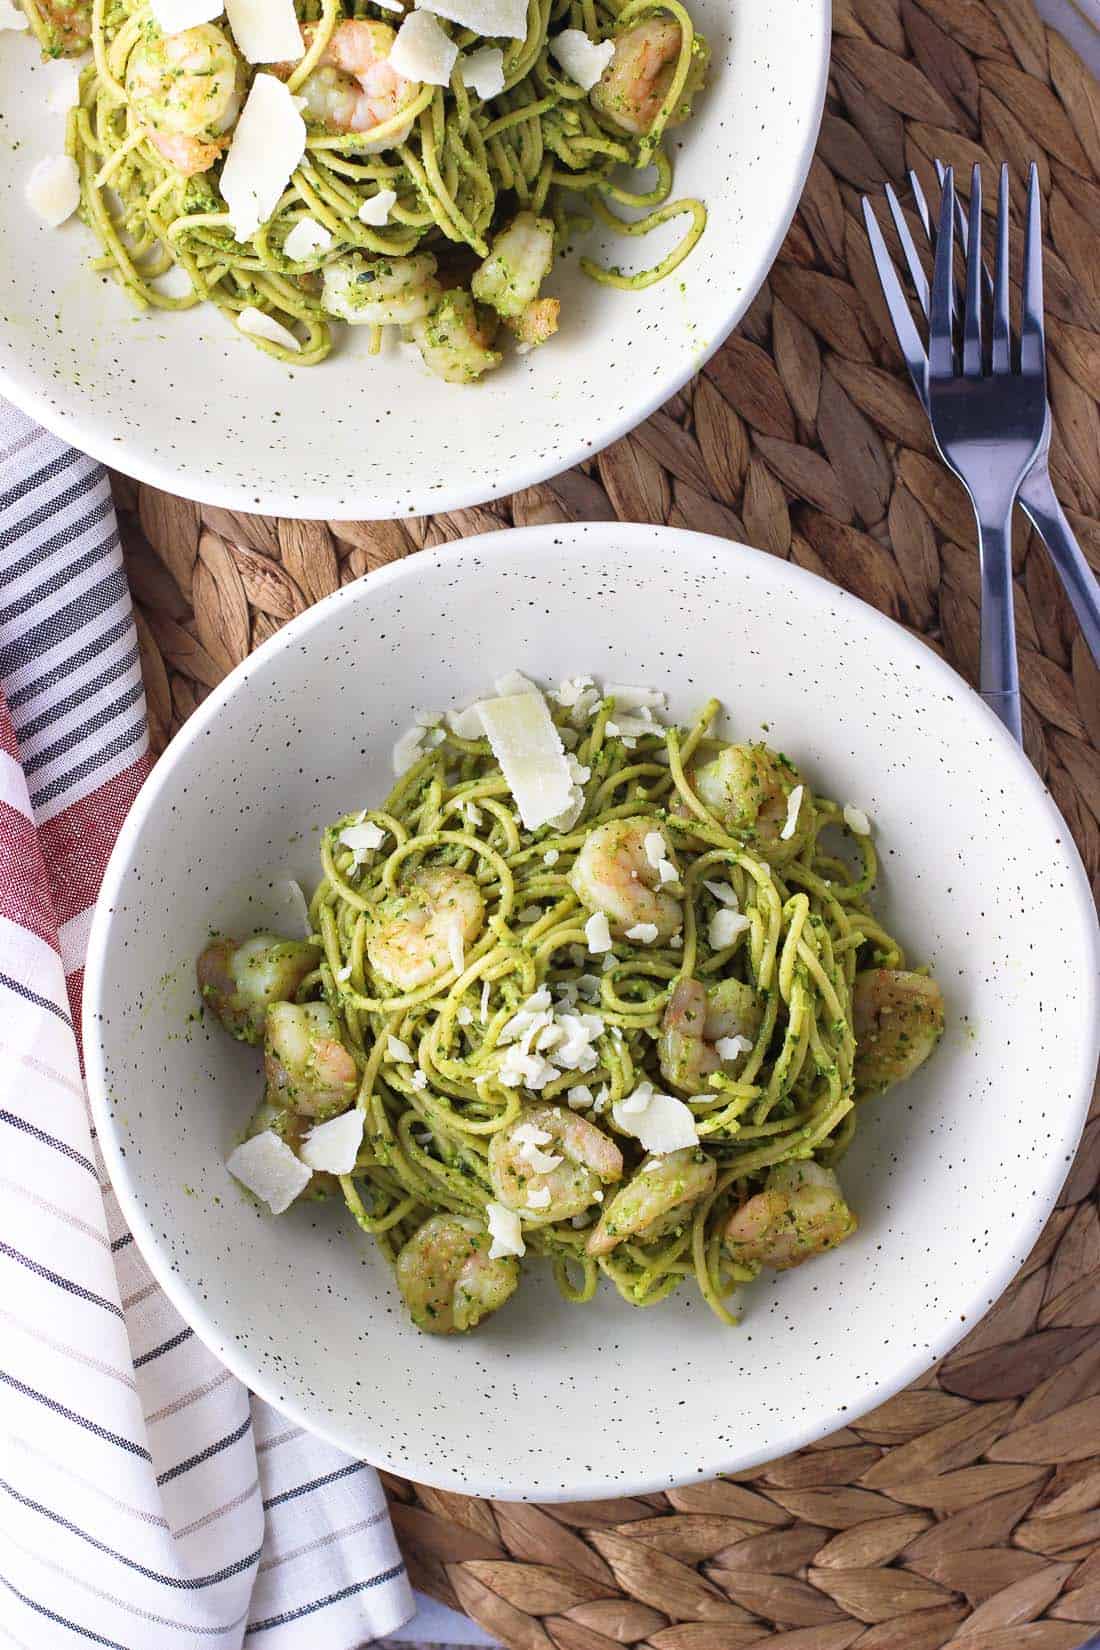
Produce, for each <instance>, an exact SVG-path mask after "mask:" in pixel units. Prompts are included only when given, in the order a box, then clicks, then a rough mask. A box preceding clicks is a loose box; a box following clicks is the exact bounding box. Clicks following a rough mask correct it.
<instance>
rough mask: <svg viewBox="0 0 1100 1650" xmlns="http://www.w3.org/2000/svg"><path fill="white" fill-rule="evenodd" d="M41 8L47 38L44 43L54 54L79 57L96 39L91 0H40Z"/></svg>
mask: <svg viewBox="0 0 1100 1650" xmlns="http://www.w3.org/2000/svg"><path fill="white" fill-rule="evenodd" d="M36 9H37V11H38V15H39V18H40V19H41V22H42V24H43V25H44V28H45V32H46V38H45V39H44V40H43V42H42V44H43V47H44V50H45V52H46V54H47V55H48V56H50V57H55V56H58V55H60V56H62V57H79V56H80V54H81V53H82V52H86V51H87V49H88V47H89V45H90V44H91V39H92V8H91V5H90V3H89V0H71V3H69V0H37V8H36Z"/></svg>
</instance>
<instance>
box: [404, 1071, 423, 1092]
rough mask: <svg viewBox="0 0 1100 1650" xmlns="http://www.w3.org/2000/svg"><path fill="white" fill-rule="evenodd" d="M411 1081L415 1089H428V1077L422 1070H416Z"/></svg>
mask: <svg viewBox="0 0 1100 1650" xmlns="http://www.w3.org/2000/svg"><path fill="white" fill-rule="evenodd" d="M409 1082H410V1083H411V1084H412V1086H413V1088H414V1089H426V1088H427V1086H428V1079H427V1077H426V1076H425V1075H424V1073H423V1072H422V1071H414V1072H413V1074H412V1076H411V1077H410V1078H409Z"/></svg>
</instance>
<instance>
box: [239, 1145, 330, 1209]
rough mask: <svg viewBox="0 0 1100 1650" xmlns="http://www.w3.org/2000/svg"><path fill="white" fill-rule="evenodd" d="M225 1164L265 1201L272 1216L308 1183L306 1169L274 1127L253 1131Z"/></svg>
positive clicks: (291, 1201) (289, 1202)
mask: <svg viewBox="0 0 1100 1650" xmlns="http://www.w3.org/2000/svg"><path fill="white" fill-rule="evenodd" d="M225 1166H226V1168H227V1169H228V1170H229V1172H230V1174H231V1175H232V1176H233V1178H234V1180H239V1181H240V1183H241V1185H242V1186H246V1187H247V1188H248V1190H249V1191H250V1192H252V1193H253V1194H254V1195H255V1196H256V1197H258V1198H261V1199H262V1200H263V1202H264V1203H266V1204H267V1206H268V1208H269V1209H270V1210H271V1212H272V1214H273V1215H281V1214H282V1213H283V1210H284V1209H289V1208H290V1205H291V1204H292V1203H293V1202H294V1199H295V1198H296V1197H297V1196H298V1195H299V1193H301V1192H304V1191H305V1189H306V1187H307V1186H308V1185H309V1180H310V1170H309V1169H308V1168H307V1167H306V1165H305V1164H304V1163H302V1162H301V1161H300V1160H299V1159H298V1158H297V1157H295V1155H294V1153H293V1152H292V1151H291V1149H290V1147H289V1146H288V1145H287V1143H286V1141H285V1140H280V1138H279V1136H278V1135H277V1134H276V1133H275V1130H274V1129H265V1130H264V1131H263V1133H262V1134H254V1135H253V1136H252V1139H251V1140H246V1141H245V1142H244V1144H243V1145H241V1146H238V1147H237V1149H236V1151H232V1152H230V1154H229V1156H228V1157H227V1158H226V1160H225Z"/></svg>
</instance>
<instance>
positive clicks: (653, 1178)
mask: <svg viewBox="0 0 1100 1650" xmlns="http://www.w3.org/2000/svg"><path fill="white" fill-rule="evenodd" d="M717 1177H718V1166H717V1164H716V1163H715V1161H714V1159H713V1158H712V1157H708V1156H707V1155H706V1153H705V1152H702V1151H700V1150H699V1148H698V1147H697V1146H684V1147H683V1148H682V1149H681V1150H680V1151H678V1152H669V1154H668V1156H667V1157H651V1158H649V1159H648V1160H647V1161H646V1162H645V1163H643V1164H642V1166H641V1168H640V1169H638V1170H637V1171H636V1172H635V1173H634V1174H633V1175H632V1176H631V1178H630V1179H629V1180H628V1181H627V1183H626V1185H625V1186H624V1187H623V1188H622V1190H621V1191H618V1192H616V1193H615V1196H614V1197H613V1198H612V1199H611V1202H610V1203H609V1204H608V1205H607V1208H606V1209H605V1210H604V1212H603V1214H602V1215H601V1216H600V1221H599V1225H598V1226H596V1227H595V1228H594V1230H593V1232H592V1235H591V1237H590V1238H589V1239H588V1244H587V1249H588V1253H589V1254H590V1255H606V1254H609V1253H610V1252H611V1250H612V1249H614V1248H615V1246H616V1245H617V1244H619V1243H622V1242H623V1241H624V1239H626V1238H636V1239H637V1240H638V1242H639V1243H652V1242H653V1241H654V1239H656V1238H659V1237H663V1236H664V1235H665V1233H666V1232H671V1231H673V1230H674V1229H675V1228H676V1227H677V1226H681V1225H683V1222H684V1220H685V1219H686V1217H687V1214H688V1211H689V1210H690V1209H691V1208H692V1206H693V1205H694V1204H696V1203H698V1202H699V1201H700V1199H701V1198H704V1197H707V1196H708V1195H709V1194H710V1193H711V1192H712V1191H713V1190H714V1182H715V1180H716V1179H717Z"/></svg>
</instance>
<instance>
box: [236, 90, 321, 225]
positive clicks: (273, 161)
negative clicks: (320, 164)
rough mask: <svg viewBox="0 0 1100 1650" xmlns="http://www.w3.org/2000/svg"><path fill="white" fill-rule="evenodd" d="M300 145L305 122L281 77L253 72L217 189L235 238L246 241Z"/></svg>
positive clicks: (278, 192) (277, 193) (272, 204)
mask: <svg viewBox="0 0 1100 1650" xmlns="http://www.w3.org/2000/svg"><path fill="white" fill-rule="evenodd" d="M305 148H306V125H305V121H304V120H303V119H302V117H301V115H300V114H299V113H298V110H297V108H296V107H295V102H294V99H293V98H292V97H291V95H290V93H289V92H288V91H287V89H286V87H285V86H284V85H283V83H282V81H281V80H277V79H276V78H275V76H274V75H272V74H258V75H257V76H256V78H255V80H254V81H253V82H252V89H251V91H250V92H249V94H248V100H247V102H246V103H245V106H244V108H243V109H242V110H241V116H240V119H239V120H238V121H237V126H236V130H235V131H234V133H233V142H232V143H231V144H230V146H229V153H228V155H227V156H226V157H225V165H224V166H223V167H222V175H221V192H222V195H223V196H224V197H225V203H226V205H227V206H228V208H229V221H230V223H231V224H232V226H233V233H234V235H235V236H236V237H237V239H238V240H239V241H247V240H248V238H249V237H250V236H251V235H254V234H255V233H256V231H257V229H259V227H260V225H261V224H262V223H266V222H267V220H268V219H269V218H270V217H271V214H272V213H273V212H274V210H275V208H276V207H277V206H278V204H279V200H280V197H281V196H282V193H283V190H284V189H285V188H286V186H287V184H288V183H289V182H290V178H291V174H292V173H293V171H294V168H295V167H296V166H297V165H298V162H299V161H300V160H301V158H302V156H303V155H304V154H305Z"/></svg>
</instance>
